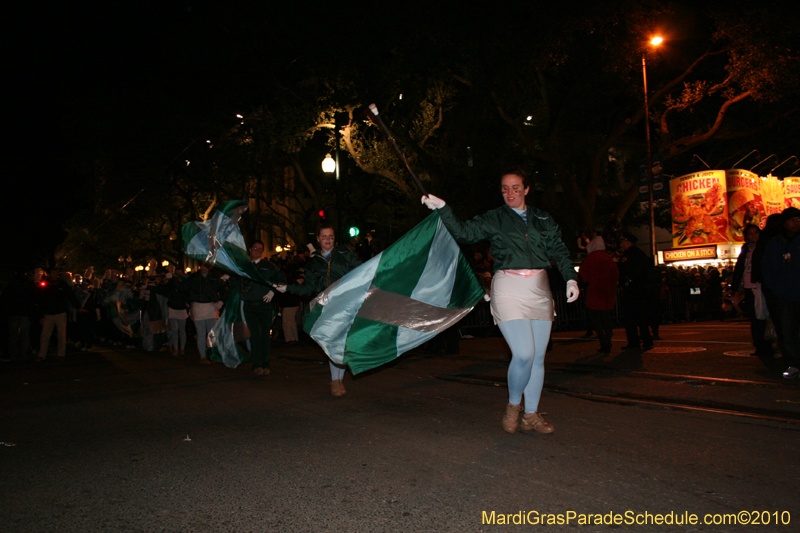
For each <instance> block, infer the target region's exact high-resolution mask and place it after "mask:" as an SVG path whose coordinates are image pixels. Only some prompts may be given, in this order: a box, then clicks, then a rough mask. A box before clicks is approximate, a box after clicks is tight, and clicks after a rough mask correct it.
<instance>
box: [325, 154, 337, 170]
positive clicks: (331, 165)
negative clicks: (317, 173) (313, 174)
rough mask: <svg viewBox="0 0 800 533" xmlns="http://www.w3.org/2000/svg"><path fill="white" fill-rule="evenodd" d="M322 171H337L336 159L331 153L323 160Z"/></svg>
mask: <svg viewBox="0 0 800 533" xmlns="http://www.w3.org/2000/svg"><path fill="white" fill-rule="evenodd" d="M322 171H323V172H325V173H326V174H333V173H334V172H336V161H334V159H333V157H331V154H328V155H326V156H325V159H323V160H322Z"/></svg>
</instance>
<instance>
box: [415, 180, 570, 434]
mask: <svg viewBox="0 0 800 533" xmlns="http://www.w3.org/2000/svg"><path fill="white" fill-rule="evenodd" d="M500 190H501V193H502V195H503V199H504V200H505V205H504V206H502V207H500V208H498V209H494V210H492V211H489V212H487V213H484V214H483V215H478V216H477V217H475V218H473V219H472V220H470V221H468V222H463V221H461V220H459V219H458V217H456V215H455V214H454V213H453V211H452V209H450V206H448V205H446V204H445V202H444V200H442V199H441V198H437V197H435V196H433V195H427V196H423V197H422V203H423V204H425V205H426V206H427V207H428V208H430V209H438V210H439V214H440V215H441V217H442V222H444V224H445V226H446V227H447V229H448V230H449V231H450V233H451V234H452V235H453V237H454V238H455V239H456V241H458V242H462V243H466V244H471V243H476V242H478V241H484V240H488V241H489V242H490V243H491V248H490V251H491V254H492V257H494V259H495V262H494V271H495V275H494V278H493V279H492V293H491V298H492V300H491V301H492V307H491V309H492V316H493V317H494V320H495V323H497V324H498V327H499V328H500V331H501V332H502V333H503V337H504V338H505V339H506V342H507V343H508V345H509V347H510V348H511V364H510V365H509V367H508V396H509V400H508V405H507V406H506V413H505V416H504V417H503V423H502V425H503V429H504V430H505V431H507V432H508V433H514V432H516V431H517V429H518V428H521V429H523V430H534V431H537V432H539V433H552V432H553V426H551V425H550V424H548V423H547V422H545V421H544V420H543V419H542V417H541V416H540V415H539V414H538V407H539V399H540V397H541V394H542V386H543V385H544V355H545V351H546V349H547V343H548V340H549V338H550V329H551V327H552V324H553V318H554V315H555V313H554V309H553V296H552V294H551V292H550V284H549V282H548V277H547V270H548V269H549V268H550V262H551V261H553V262H554V263H555V265H556V267H557V268H558V270H559V272H560V273H561V275H562V276H563V277H564V279H565V280H568V281H567V302H574V301H575V300H577V299H578V294H579V290H578V282H577V274H576V273H575V270H574V268H573V266H572V261H571V260H570V255H569V251H568V250H567V247H566V246H565V245H564V242H563V241H562V240H561V230H560V229H559V227H558V224H556V223H555V221H554V220H553V218H552V217H551V216H550V215H549V214H548V213H545V212H544V211H541V210H539V209H536V208H534V207H531V206H528V205H526V203H525V196H526V195H527V194H528V192H529V190H530V186H529V184H528V179H527V176H526V175H525V172H524V171H523V170H521V169H514V170H511V171H508V172H506V173H504V174H503V177H502V180H501V187H500ZM523 396H524V397H525V414H524V416H523V417H522V420H521V421H520V416H519V415H520V410H521V409H522V406H521V405H520V404H521V402H522V398H523Z"/></svg>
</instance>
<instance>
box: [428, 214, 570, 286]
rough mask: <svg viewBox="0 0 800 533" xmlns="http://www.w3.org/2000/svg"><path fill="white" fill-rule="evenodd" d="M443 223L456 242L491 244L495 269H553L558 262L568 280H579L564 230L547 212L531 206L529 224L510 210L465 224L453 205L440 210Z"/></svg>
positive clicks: (560, 269)
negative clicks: (553, 263)
mask: <svg viewBox="0 0 800 533" xmlns="http://www.w3.org/2000/svg"><path fill="white" fill-rule="evenodd" d="M439 215H440V216H441V217H442V222H444V225H445V226H446V227H447V229H448V230H449V231H450V233H451V234H452V235H453V238H455V240H456V241H458V242H461V243H464V244H472V243H476V242H478V241H489V242H490V243H491V246H490V251H491V253H492V257H494V270H495V272H497V271H498V270H505V269H520V270H521V269H538V268H550V266H551V265H550V261H551V260H552V261H553V262H555V264H556V267H557V268H558V270H559V272H561V275H562V276H563V277H564V280H565V281H568V280H571V279H574V280H577V279H578V274H577V273H576V272H575V268H574V266H573V264H572V259H571V258H570V254H569V250H567V247H566V245H565V244H564V241H562V240H561V229H560V228H559V227H558V224H556V223H555V221H554V220H553V218H552V217H551V216H550V215H549V214H548V213H546V212H544V211H542V210H540V209H536V208H533V207H530V206H528V213H527V219H528V223H527V225H526V224H525V222H524V221H523V220H522V217H521V216H519V215H518V214H516V213H515V212H514V211H513V210H512V209H511V208H510V207H508V206H507V205H503V206H502V207H499V208H497V209H493V210H491V211H488V212H486V213H484V214H482V215H478V216H476V217H475V218H473V219H472V220H469V221H467V222H463V221H461V220H459V218H458V217H457V216H456V215H455V213H453V210H452V209H451V208H450V206H449V205H445V206H444V207H442V208H441V209H439Z"/></svg>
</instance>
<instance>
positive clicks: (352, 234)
mask: <svg viewBox="0 0 800 533" xmlns="http://www.w3.org/2000/svg"><path fill="white" fill-rule="evenodd" d="M347 233H348V235H350V237H358V234H359V233H360V232H359V230H358V227H357V226H350V227H349V228H347Z"/></svg>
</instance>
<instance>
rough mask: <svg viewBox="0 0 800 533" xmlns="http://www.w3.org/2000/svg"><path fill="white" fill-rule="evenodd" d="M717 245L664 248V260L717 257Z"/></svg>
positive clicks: (668, 261)
mask: <svg viewBox="0 0 800 533" xmlns="http://www.w3.org/2000/svg"><path fill="white" fill-rule="evenodd" d="M716 258H717V247H716V246H698V247H696V248H672V249H670V250H664V262H665V263H671V262H673V261H696V260H698V259H716Z"/></svg>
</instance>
